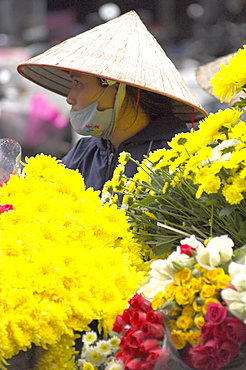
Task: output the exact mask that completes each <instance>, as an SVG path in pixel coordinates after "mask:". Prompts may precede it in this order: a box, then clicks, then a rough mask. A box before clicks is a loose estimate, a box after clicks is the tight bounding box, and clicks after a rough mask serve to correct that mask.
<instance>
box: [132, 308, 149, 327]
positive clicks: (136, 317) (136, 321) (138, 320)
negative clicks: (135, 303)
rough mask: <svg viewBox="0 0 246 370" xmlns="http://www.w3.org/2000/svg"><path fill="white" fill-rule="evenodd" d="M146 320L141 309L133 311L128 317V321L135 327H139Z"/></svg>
mask: <svg viewBox="0 0 246 370" xmlns="http://www.w3.org/2000/svg"><path fill="white" fill-rule="evenodd" d="M145 321H146V313H145V312H143V311H134V312H133V314H132V317H131V318H130V323H131V325H132V326H134V327H135V328H139V327H140V326H141V325H142V323H143V322H145Z"/></svg>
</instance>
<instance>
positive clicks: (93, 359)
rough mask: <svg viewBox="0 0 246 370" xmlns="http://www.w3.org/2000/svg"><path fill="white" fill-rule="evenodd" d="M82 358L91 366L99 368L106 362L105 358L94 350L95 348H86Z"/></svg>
mask: <svg viewBox="0 0 246 370" xmlns="http://www.w3.org/2000/svg"><path fill="white" fill-rule="evenodd" d="M84 358H85V360H86V361H87V362H90V363H91V364H92V365H93V366H100V365H101V364H102V363H103V362H104V361H105V360H106V356H105V355H102V354H101V353H99V351H98V349H96V348H95V347H90V348H87V351H86V352H85V354H84Z"/></svg>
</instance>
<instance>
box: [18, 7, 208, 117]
mask: <svg viewBox="0 0 246 370" xmlns="http://www.w3.org/2000/svg"><path fill="white" fill-rule="evenodd" d="M17 70H18V72H19V73H20V74H21V75H22V76H24V77H26V78H28V79H29V80H31V81H33V82H34V83H36V84H38V85H40V86H42V87H44V88H46V89H49V90H51V91H53V92H55V93H57V94H60V95H63V96H67V95H68V92H69V89H70V87H71V81H70V77H69V75H68V74H67V73H66V72H65V71H66V70H70V71H71V70H72V71H77V72H82V73H88V74H92V75H94V76H97V77H103V78H107V79H111V80H114V81H119V82H123V83H125V84H128V85H132V86H136V87H139V88H141V89H145V90H149V91H152V92H155V93H157V94H161V95H165V96H168V97H170V98H172V99H174V100H175V104H174V105H175V114H177V115H180V118H181V119H183V120H185V121H186V122H190V119H191V110H192V108H194V116H195V120H196V121H198V120H200V119H202V118H204V116H206V112H205V110H204V109H203V108H202V106H201V105H200V103H199V102H198V100H197V99H196V97H195V96H194V95H193V93H192V92H191V90H190V89H189V88H188V86H187V85H186V84H185V82H184V80H183V78H182V76H181V75H180V73H179V72H178V71H177V69H176V68H175V66H174V65H173V63H172V62H171V61H170V59H169V58H168V57H167V56H166V54H165V52H164V51H163V49H162V48H161V46H160V45H159V44H158V42H157V41H156V40H155V38H154V37H153V35H152V34H151V33H150V32H149V31H148V30H147V29H146V27H145V26H144V24H143V23H142V21H141V20H140V18H139V16H138V15H137V14H136V13H135V12H134V11H131V12H128V13H126V14H123V15H121V16H120V17H118V18H114V19H112V20H111V21H108V22H106V23H104V24H102V25H99V26H97V27H95V28H93V29H91V30H88V31H86V32H83V33H82V34H80V35H77V36H75V37H72V38H70V39H68V40H66V41H64V42H63V43H61V44H59V45H56V46H54V47H52V48H50V49H49V50H47V51H46V52H44V53H43V54H41V55H38V56H36V57H34V58H32V59H30V60H29V61H27V62H25V63H22V64H20V65H19V66H18V67H17Z"/></svg>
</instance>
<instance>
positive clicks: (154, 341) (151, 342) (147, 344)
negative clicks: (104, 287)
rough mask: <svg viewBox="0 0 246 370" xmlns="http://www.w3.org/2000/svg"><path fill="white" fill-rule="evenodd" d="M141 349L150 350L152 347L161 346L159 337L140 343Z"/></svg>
mask: <svg viewBox="0 0 246 370" xmlns="http://www.w3.org/2000/svg"><path fill="white" fill-rule="evenodd" d="M139 348H140V351H145V352H148V351H150V350H151V349H156V348H159V341H158V340H157V339H147V340H145V341H144V342H143V343H141V344H140V347H139Z"/></svg>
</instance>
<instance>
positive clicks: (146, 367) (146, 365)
mask: <svg viewBox="0 0 246 370" xmlns="http://www.w3.org/2000/svg"><path fill="white" fill-rule="evenodd" d="M154 366H155V364H154V363H153V362H150V361H144V362H142V364H141V370H153V369H154Z"/></svg>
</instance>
